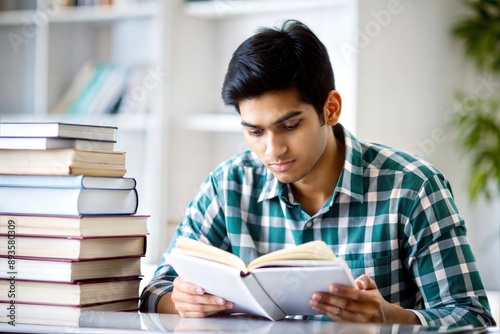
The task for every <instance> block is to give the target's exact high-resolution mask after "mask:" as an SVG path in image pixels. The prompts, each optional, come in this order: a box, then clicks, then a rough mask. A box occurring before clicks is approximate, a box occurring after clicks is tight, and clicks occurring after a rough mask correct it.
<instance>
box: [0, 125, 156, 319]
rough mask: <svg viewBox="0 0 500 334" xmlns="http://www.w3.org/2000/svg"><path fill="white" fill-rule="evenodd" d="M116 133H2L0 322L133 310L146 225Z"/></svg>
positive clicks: (6, 128) (9, 128) (38, 128)
mask: <svg viewBox="0 0 500 334" xmlns="http://www.w3.org/2000/svg"><path fill="white" fill-rule="evenodd" d="M115 130H116V128H115V127H109V126H89V125H77V124H66V123H0V308H2V309H3V310H4V311H5V310H6V312H2V313H0V322H6V323H11V324H15V323H33V324H50V325H63V326H78V325H79V324H80V316H81V314H82V311H87V310H89V311H135V310H137V309H138V301H139V285H140V280H141V270H140V265H141V257H143V256H144V255H145V249H146V236H147V234H148V232H147V218H148V216H147V215H139V214H137V207H138V194H137V190H136V181H135V179H133V178H130V177H124V175H125V173H126V169H125V153H124V152H117V151H114V143H115V142H114V132H115Z"/></svg>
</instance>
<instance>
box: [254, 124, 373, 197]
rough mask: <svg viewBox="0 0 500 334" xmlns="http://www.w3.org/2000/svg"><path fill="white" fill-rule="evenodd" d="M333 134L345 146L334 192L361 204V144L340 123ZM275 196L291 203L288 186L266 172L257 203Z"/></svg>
mask: <svg viewBox="0 0 500 334" xmlns="http://www.w3.org/2000/svg"><path fill="white" fill-rule="evenodd" d="M333 132H334V135H335V137H336V138H337V139H338V140H340V141H341V142H343V143H344V144H345V161H344V168H343V169H342V173H341V175H340V179H339V182H338V184H337V188H336V189H335V191H336V192H339V193H343V194H345V195H347V196H350V197H352V198H353V199H355V200H357V201H359V202H363V199H364V194H363V153H362V149H361V143H360V142H359V141H358V140H357V139H356V137H354V136H353V135H352V134H351V133H350V132H349V131H347V130H346V129H345V128H344V127H343V126H342V125H341V124H340V123H339V124H337V125H336V126H335V127H334V128H333ZM276 196H280V197H285V198H287V199H288V201H289V202H290V203H292V202H293V195H292V194H291V192H289V186H288V185H287V184H284V183H281V182H279V181H278V179H277V178H276V177H275V176H274V175H273V173H271V172H270V171H269V170H267V176H266V183H265V184H264V186H263V188H262V192H261V193H260V196H259V199H258V201H259V202H261V201H264V200H269V199H272V198H274V197H276Z"/></svg>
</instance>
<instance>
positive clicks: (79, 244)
mask: <svg viewBox="0 0 500 334" xmlns="http://www.w3.org/2000/svg"><path fill="white" fill-rule="evenodd" d="M9 240H15V252H16V257H31V258H50V259H71V260H78V259H99V258H113V257H126V256H143V255H144V254H145V252H146V236H144V235H141V236H120V237H92V238H82V237H46V236H22V235H19V234H17V233H16V236H15V239H12V238H11V236H7V235H0V256H2V255H3V256H7V255H9V252H8V251H9V245H11V244H10V243H9Z"/></svg>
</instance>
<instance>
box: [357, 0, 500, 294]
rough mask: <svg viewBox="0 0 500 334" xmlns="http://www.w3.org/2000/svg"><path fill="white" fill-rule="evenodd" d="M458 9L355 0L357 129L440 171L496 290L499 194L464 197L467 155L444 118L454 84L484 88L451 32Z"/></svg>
mask: <svg viewBox="0 0 500 334" xmlns="http://www.w3.org/2000/svg"><path fill="white" fill-rule="evenodd" d="M390 4H392V5H393V7H390ZM394 4H397V6H394ZM389 9H393V10H392V14H391V15H390V16H389V15H387V13H390V12H391V11H390V10H389ZM464 10H465V9H464V7H463V6H462V4H461V2H460V1H459V0H447V1H434V0H419V1H411V0H401V1H385V0H360V1H359V26H358V27H359V31H361V32H362V33H365V35H366V36H368V37H369V38H367V39H363V40H361V42H360V43H359V45H358V46H359V48H358V51H359V52H358V54H357V55H358V110H357V130H358V131H357V134H358V136H359V137H362V138H365V139H369V140H373V141H378V142H383V143H386V144H389V145H392V146H395V147H398V148H402V149H406V150H409V151H412V152H414V153H418V154H419V155H420V156H422V157H423V158H425V159H426V160H428V161H430V162H431V163H433V164H434V165H435V166H437V167H438V168H439V169H441V170H442V171H443V172H444V173H445V175H446V176H447V177H448V178H449V180H450V182H451V185H452V188H453V192H454V195H455V198H456V202H457V205H458V208H459V210H460V212H461V214H462V216H463V217H464V218H465V220H466V223H467V225H468V231H469V240H470V243H471V245H472V248H473V251H474V252H475V255H476V259H477V263H478V266H479V270H480V272H481V274H482V278H483V282H484V284H485V286H486V287H487V288H489V289H495V290H500V283H499V277H500V271H499V267H500V245H499V240H500V206H499V205H498V203H499V202H500V198H496V200H494V201H493V202H492V203H485V202H484V200H481V201H480V202H478V203H471V202H470V200H469V196H468V192H467V182H468V180H467V176H468V174H467V169H468V160H467V158H466V157H464V156H463V155H462V153H460V151H459V150H458V148H457V146H456V144H455V142H454V140H453V131H452V130H451V128H450V125H449V123H448V121H449V119H450V116H451V115H452V114H453V113H454V112H456V109H455V107H454V106H455V103H454V100H453V96H454V92H455V91H456V90H458V89H466V90H468V91H470V92H474V91H475V90H476V89H478V87H481V86H483V88H480V89H481V92H488V90H487V88H488V87H490V86H487V87H485V84H484V82H485V81H484V78H482V76H480V75H479V74H477V73H476V71H475V69H474V67H473V66H472V65H471V64H470V62H469V61H466V60H465V59H464V56H463V54H464V52H463V49H462V48H461V45H460V43H459V42H458V41H456V40H455V39H453V38H452V37H451V34H450V29H451V26H452V25H453V24H454V22H456V21H457V20H459V19H460V18H461V17H463V16H462V15H463V14H464V13H466V11H465V12H464ZM377 27H378V28H377ZM354 44H355V43H354ZM489 80H491V79H489ZM499 86H500V82H498V81H497V82H496V87H499Z"/></svg>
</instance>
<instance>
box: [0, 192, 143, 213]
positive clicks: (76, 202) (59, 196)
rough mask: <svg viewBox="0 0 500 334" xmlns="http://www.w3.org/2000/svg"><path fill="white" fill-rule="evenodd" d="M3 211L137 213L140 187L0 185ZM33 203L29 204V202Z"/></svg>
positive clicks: (1, 211)
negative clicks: (89, 187) (91, 187)
mask: <svg viewBox="0 0 500 334" xmlns="http://www.w3.org/2000/svg"><path fill="white" fill-rule="evenodd" d="M0 198H1V199H2V200H1V201H0V213H4V214H5V213H11V214H40V215H73V216H78V215H105V214H115V215H118V214H134V213H136V211H137V206H138V204H139V199H138V196H137V190H136V189H129V190H123V189H79V188H35V187H4V186H0ZM28 203H29V205H26V204H28Z"/></svg>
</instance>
